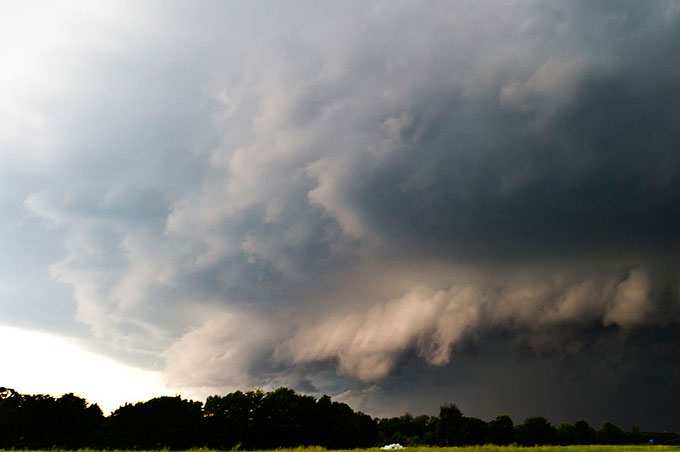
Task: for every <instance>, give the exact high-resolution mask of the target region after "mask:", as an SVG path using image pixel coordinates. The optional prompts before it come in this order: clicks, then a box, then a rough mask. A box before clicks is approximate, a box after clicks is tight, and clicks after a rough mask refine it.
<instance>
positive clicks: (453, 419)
mask: <svg viewBox="0 0 680 452" xmlns="http://www.w3.org/2000/svg"><path fill="white" fill-rule="evenodd" d="M462 426H463V413H461V411H460V410H459V409H458V407H457V406H456V405H455V404H453V403H450V404H448V405H443V406H442V407H441V408H440V409H439V431H438V435H437V437H438V442H439V444H440V445H442V446H455V445H459V444H460V438H461V430H462Z"/></svg>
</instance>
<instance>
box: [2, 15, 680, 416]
mask: <svg viewBox="0 0 680 452" xmlns="http://www.w3.org/2000/svg"><path fill="white" fill-rule="evenodd" d="M203 5H204V6H202V7H200V8H198V9H191V11H188V10H187V9H186V8H184V7H181V5H179V4H169V5H166V4H163V7H162V8H161V7H159V5H156V4H154V3H149V4H148V6H147V7H145V8H144V9H142V10H140V11H139V14H138V16H136V17H138V19H137V21H136V22H135V21H133V22H131V23H128V22H126V21H121V20H117V21H113V23H114V24H115V26H113V28H111V29H109V33H110V35H108V34H107V35H106V36H104V37H103V38H101V42H100V41H96V42H95V43H94V44H92V45H88V44H87V43H81V44H77V45H76V44H73V45H74V47H75V48H76V49H78V51H77V52H74V53H73V54H75V55H77V58H75V60H74V61H72V63H73V64H71V65H61V66H58V67H59V68H61V69H60V71H58V72H57V74H58V75H59V77H56V80H59V81H60V83H61V85H59V86H57V82H55V89H53V90H52V91H50V93H51V94H49V95H47V94H46V95H45V99H43V98H40V100H41V102H40V103H39V105H40V106H43V107H44V106H46V107H44V108H43V107H41V108H42V109H41V108H37V107H36V109H37V110H38V111H39V113H40V114H43V115H45V117H48V118H50V119H49V121H47V123H48V124H50V125H51V127H50V128H49V130H48V131H49V132H50V133H46V134H45V136H46V138H45V139H46V140H47V141H49V142H50V143H51V146H52V147H51V148H50V149H51V150H52V151H53V153H54V154H55V155H57V157H55V158H54V160H53V162H52V163H50V165H47V166H49V171H45V170H44V168H42V167H40V169H41V171H38V172H37V176H34V177H29V176H30V175H31V171H36V170H35V169H32V170H31V168H33V166H34V165H36V163H35V161H32V160H30V159H29V160H27V161H26V162H24V161H23V160H21V161H20V164H17V165H15V166H13V167H11V168H9V169H5V170H4V171H5V172H7V173H9V174H11V175H12V177H15V178H18V179H20V180H22V181H24V182H22V183H21V184H18V185H17V184H15V185H17V186H18V187H19V189H18V191H19V192H20V194H21V198H22V199H24V205H25V207H26V208H28V211H29V212H31V213H32V214H33V215H34V221H35V218H36V217H37V218H38V219H40V220H41V221H43V222H44V223H40V224H42V225H43V227H44V228H45V229H44V231H43V232H44V234H45V236H49V237H50V238H51V239H53V241H54V242H57V243H61V244H63V250H61V249H60V250H58V251H55V250H52V251H51V252H50V255H49V258H45V259H43V260H49V262H50V266H49V275H50V277H51V279H52V281H53V282H54V281H56V282H59V283H63V284H65V285H67V286H68V287H70V288H71V289H72V291H73V299H74V300H75V313H74V316H75V318H76V319H77V320H78V322H80V323H81V324H82V325H85V326H86V327H87V328H88V330H89V335H90V339H89V341H90V344H92V346H93V347H97V348H99V349H101V350H106V351H107V352H108V353H112V354H115V355H116V356H118V357H122V358H124V359H127V360H132V361H134V362H137V363H143V364H144V365H151V366H155V367H160V368H163V369H164V372H165V375H166V377H167V380H168V382H169V383H170V384H171V385H174V386H176V387H178V388H182V389H183V390H187V391H195V392H196V393H200V394H204V393H206V392H213V391H220V390H225V389H231V388H235V387H247V386H250V385H261V386H273V385H277V384H288V385H292V386H296V387H298V388H301V389H304V390H307V391H312V392H316V391H319V392H323V391H329V392H332V393H334V394H338V395H339V397H341V398H343V399H345V400H348V401H351V402H352V403H355V404H357V406H361V407H366V408H365V409H367V410H369V411H371V412H374V413H382V414H385V413H388V412H389V413H393V412H396V411H402V410H406V409H409V410H411V411H415V412H417V411H419V410H421V409H422V410H433V409H435V408H436V404H437V403H439V402H441V401H442V400H441V397H442V396H443V395H446V396H447V397H450V398H451V399H455V400H460V401H461V404H462V405H463V407H464V408H465V409H469V410H470V413H471V414H478V415H484V416H487V415H491V414H495V413H497V412H498V411H503V410H512V411H511V414H516V415H518V416H520V415H529V414H540V413H547V414H550V415H551V417H553V418H559V417H560V416H567V417H569V416H577V415H576V414H575V413H576V412H577V411H578V410H584V411H585V412H583V413H582V416H592V418H593V419H601V418H603V417H606V416H608V415H609V414H611V413H612V411H608V409H606V408H604V407H606V406H607V405H608V404H610V405H611V404H612V403H613V402H612V400H613V399H616V400H620V399H621V398H622V397H624V396H626V397H628V394H629V393H630V392H635V390H638V391H641V390H642V389H641V388H643V387H645V385H648V384H650V385H654V387H655V388H672V387H673V385H674V384H675V383H674V381H677V377H676V376H677V369H675V365H674V364H673V363H672V362H670V361H669V358H668V355H667V354H666V352H665V350H667V349H668V347H670V346H669V345H668V344H677V338H676V336H675V335H674V334H673V333H672V329H673V326H674V325H676V323H675V322H677V320H678V319H680V303H679V301H678V300H679V299H678V296H679V294H680V287H679V286H678V276H679V275H680V265H679V263H678V260H677V258H676V257H675V253H676V250H677V247H678V244H679V243H678V239H679V238H680V235H679V233H678V231H680V229H679V228H678V227H679V226H680V211H679V210H678V209H679V207H678V205H680V204H679V203H678V201H679V199H678V198H680V192H679V189H678V188H677V183H676V182H677V181H676V179H677V178H678V175H679V173H680V160H679V158H678V157H677V152H676V149H675V147H676V144H677V142H678V141H679V140H678V139H679V138H680V136H679V134H680V132H678V131H677V127H674V125H675V122H677V118H679V117H680V110H679V109H678V103H677V102H676V98H677V97H678V95H677V91H678V81H677V80H679V78H678V75H679V74H678V72H679V71H680V64H678V63H680V62H678V58H679V57H678V56H677V55H678V52H677V44H676V43H677V42H678V38H679V37H680V36H678V35H679V34H680V23H679V22H678V20H679V17H680V16H679V14H680V11H678V8H677V7H676V6H675V4H674V3H671V2H656V3H632V2H631V3H607V2H598V3H597V4H591V3H590V2H558V3H550V4H548V3H544V2H504V3H497V2H455V3H451V2H431V3H428V4H427V5H422V4H415V3H409V2H373V3H370V4H368V5H365V4H347V3H344V2H343V3H342V4H339V5H336V6H333V9H332V11H329V10H328V9H326V7H319V6H318V5H316V4H313V3H309V4H302V3H299V4H296V5H294V6H290V7H286V8H283V7H281V6H277V5H274V4H267V5H264V4H263V5H259V6H258V5H245V4H242V5H239V6H238V7H236V6H235V5H223V4H213V3H205V4H203ZM102 20H103V19H102ZM152 29H153V32H150V30H152ZM147 33H150V34H149V36H148V37H147V36H146V34H147ZM73 54H71V53H68V52H67V53H65V54H64V55H62V56H61V58H63V59H65V60H64V61H70V60H68V58H71V57H72V55H73ZM64 80H65V81H64ZM62 85H63V86H62ZM57 88H59V89H57ZM54 93H56V94H54ZM57 113H58V114H57ZM22 130H23V129H22ZM55 130H56V131H59V133H57V132H54V131H55ZM14 135H16V134H13V135H11V136H10V138H11V137H13V136H14ZM19 135H21V134H19ZM27 135H29V134H28V133H24V134H23V135H21V136H24V138H23V139H14V138H12V140H14V141H11V140H10V141H11V144H12V145H13V146H14V147H15V148H17V149H23V148H24V147H30V146H32V144H31V141H30V140H28V139H26V138H25V137H26V136H27ZM8 136H9V135H8ZM0 139H3V140H5V136H4V135H2V136H0ZM7 140H9V138H8V139H6V140H5V141H7ZM36 155H38V156H40V155H41V154H40V153H39V152H37V151H36ZM35 160H37V161H41V158H37V159H35ZM15 208H16V206H15ZM36 224H38V223H33V225H34V227H37V226H35V225H36ZM36 235H39V234H36ZM644 350H647V351H648V353H645V351H644ZM522 351H524V352H527V353H526V354H523V352H522ZM603 357H612V358H611V359H614V358H613V357H619V358H620V360H619V361H617V362H618V363H619V364H616V365H613V366H611V367H609V368H608V369H610V370H609V371H608V373H606V378H604V377H602V375H601V374H599V372H600V370H601V369H603V367H602V365H601V363H600V360H601V358H603ZM657 358H658V359H657ZM652 359H654V360H657V361H658V363H657V364H656V366H657V367H656V369H658V371H654V372H651V371H649V370H645V369H647V367H648V366H650V365H651V364H650V363H651V360H652ZM551 366H557V368H558V369H560V372H553V371H550V367H551ZM616 366H624V367H625V369H623V370H622V371H621V372H620V373H619V372H614V371H611V369H618V368H619V367H616ZM503 369H509V370H503ZM501 371H502V372H504V373H506V374H508V373H509V374H512V375H517V378H518V379H520V380H521V381H522V384H519V385H517V386H508V383H507V382H505V381H500V380H499V379H498V378H494V377H491V376H490V375H493V374H494V373H498V372H501ZM562 371H564V372H562ZM531 375H538V376H537V377H535V378H536V379H535V380H530V379H529V376H531ZM560 375H572V376H573V379H572V380H569V381H567V382H565V380H564V378H567V377H561V376H560ZM674 375H675V377H674ZM558 376H560V377H559V378H558ZM532 378H533V377H532ZM674 378H675V380H674ZM604 379H606V380H607V381H608V382H609V383H610V384H611V387H612V388H618V389H612V390H611V391H598V390H597V388H600V387H601V385H603V384H604V383H603V381H604ZM655 379H656V380H659V379H661V380H663V383H659V384H654V383H650V382H651V381H656V380H655ZM527 381H531V384H530V383H526V382H527ZM525 383H526V384H525ZM413 384H415V385H418V386H419V387H421V388H423V389H422V391H423V394H420V395H419V397H418V400H415V399H416V398H414V397H412V394H411V392H408V394H409V396H408V397H407V396H403V395H399V394H400V392H403V391H404V388H407V387H409V386H411V385H413ZM564 385H566V386H564ZM561 386H564V387H566V388H568V391H565V394H566V393H568V394H571V395H572V396H574V395H575V394H578V393H579V391H585V392H584V394H587V396H588V397H590V398H592V399H593V400H594V401H593V405H592V406H591V407H586V406H582V405H577V404H575V402H573V398H570V397H566V396H565V397H563V398H561V399H560V398H559V397H560V395H555V397H556V399H555V400H557V399H559V400H560V401H559V403H555V404H554V406H555V408H554V410H553V411H551V410H550V409H549V408H550V407H549V406H548V401H549V400H550V397H551V394H553V393H554V392H555V391H556V388H559V387H561ZM428 387H433V388H434V390H427V389H426V388H428ZM484 388H490V389H488V391H490V395H489V397H488V398H486V399H484V400H483V401H482V402H479V403H476V402H474V400H473V398H472V397H471V396H467V395H466V394H481V395H483V394H484V391H485V389H484ZM517 388H519V389H517ZM534 388H540V393H539V394H534V395H532V392H531V391H532V390H533V389H534ZM570 391H571V392H570ZM655 391H656V389H655ZM659 391H661V389H659ZM481 395H480V397H481ZM630 397H633V398H631V399H630V400H631V402H630V403H631V404H633V405H635V406H639V407H640V409H641V410H642V411H643V412H645V413H649V412H650V411H651V408H652V407H651V405H650V406H646V407H645V406H643V405H642V402H641V401H640V400H638V399H636V398H635V397H636V396H630ZM621 403H623V402H621ZM614 405H615V404H613V405H611V406H614ZM631 406H632V405H631ZM515 407H516V408H515ZM533 409H535V410H536V411H537V412H534V413H532V412H531V411H532V410H533ZM475 410H476V411H475ZM660 412H663V410H661V411H660ZM645 416H647V415H645ZM646 419H648V420H649V422H650V425H651V424H654V425H659V426H661V425H666V424H664V423H663V420H662V417H661V415H659V416H656V417H655V416H654V415H651V414H649V416H647V417H646ZM621 420H622V421H625V422H628V421H629V420H630V419H629V418H624V417H622V418H621Z"/></svg>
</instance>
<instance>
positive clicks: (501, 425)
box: [489, 416, 515, 445]
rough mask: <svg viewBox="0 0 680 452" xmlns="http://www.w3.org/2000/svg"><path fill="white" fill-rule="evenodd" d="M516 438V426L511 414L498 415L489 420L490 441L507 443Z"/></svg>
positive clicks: (501, 443)
mask: <svg viewBox="0 0 680 452" xmlns="http://www.w3.org/2000/svg"><path fill="white" fill-rule="evenodd" d="M514 440H515V426H514V424H513V423H512V419H510V416H497V417H496V419H494V420H493V421H491V422H489V442H490V443H492V444H500V445H507V444H510V443H512V442H513V441H514Z"/></svg>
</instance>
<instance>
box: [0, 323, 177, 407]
mask: <svg viewBox="0 0 680 452" xmlns="http://www.w3.org/2000/svg"><path fill="white" fill-rule="evenodd" d="M0 356H2V360H1V361H0V365H1V366H2V367H0V375H1V376H2V382H0V385H3V386H6V387H10V388H13V389H15V390H17V391H19V392H22V393H28V394H33V393H48V394H52V395H55V396H59V395H61V394H64V393H67V392H75V393H76V394H77V395H79V396H81V397H85V398H87V399H88V400H89V401H90V402H97V403H98V404H99V406H100V407H101V408H102V410H103V411H104V412H105V413H108V412H110V411H112V410H114V409H116V408H117V407H118V406H120V405H122V404H123V403H124V402H126V401H131V402H134V401H138V400H147V399H149V398H151V397H154V396H158V395H167V394H172V392H171V391H169V390H168V388H166V387H165V385H164V384H163V381H162V378H161V374H160V372H155V371H149V370H142V369H138V368H134V367H130V366H127V365H124V364H121V363H119V362H117V361H115V360H112V359H110V358H106V357H103V356H100V355H97V354H96V353H92V352H90V351H87V350H84V349H83V348H81V347H80V346H79V345H78V344H77V343H76V342H75V341H71V340H69V339H66V338H63V337H59V336H55V335H51V334H47V333H42V332H36V331H30V330H24V329H19V328H12V327H4V326H1V327H0Z"/></svg>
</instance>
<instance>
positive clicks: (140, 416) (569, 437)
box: [0, 388, 680, 450]
mask: <svg viewBox="0 0 680 452" xmlns="http://www.w3.org/2000/svg"><path fill="white" fill-rule="evenodd" d="M652 438H653V439H654V441H655V442H656V443H659V444H661V443H665V444H672V443H675V444H677V443H680V436H679V435H677V434H674V433H667V432H665V433H644V432H641V431H640V430H639V429H638V428H636V427H634V428H633V429H632V431H630V432H624V431H623V430H622V429H620V428H619V427H617V426H616V425H614V424H611V423H605V424H604V425H602V427H601V428H600V430H598V431H596V430H595V429H593V428H592V427H591V426H590V425H589V424H588V423H587V422H585V421H578V422H576V423H574V424H561V425H560V426H559V427H558V428H555V427H554V426H552V425H551V424H550V422H548V420H547V419H545V418H542V417H532V418H528V419H526V420H525V421H524V422H523V423H521V424H519V425H517V426H514V424H513V421H512V419H511V418H510V417H508V416H498V417H496V418H495V419H493V420H491V421H490V422H488V423H487V422H485V421H483V420H482V419H477V418H474V417H466V416H463V413H462V412H461V411H460V409H458V407H457V406H456V405H454V404H447V405H443V406H442V407H441V409H440V412H439V416H416V417H414V416H412V415H411V414H408V413H407V414H404V415H402V416H398V417H391V418H383V419H377V418H372V417H371V416H368V415H366V414H364V413H361V412H356V411H354V410H352V408H350V406H349V405H347V404H345V403H340V402H336V401H333V400H331V398H330V397H328V396H322V397H320V398H318V399H317V398H314V397H312V396H308V395H303V394H297V393H296V392H295V391H293V390H291V389H288V388H279V389H276V390H274V391H269V392H264V391H261V390H255V391H248V392H241V391H236V392H232V393H230V394H226V395H223V396H218V395H214V396H210V397H208V399H207V400H206V402H205V404H203V403H201V402H195V401H192V400H186V399H183V398H181V397H179V396H176V397H156V398H153V399H151V400H148V401H146V402H138V403H135V404H129V403H128V404H125V405H123V406H121V407H120V408H118V409H117V410H115V411H114V412H113V413H111V414H110V415H109V416H108V417H104V415H103V414H102V411H101V410H100V409H99V407H98V406H97V405H96V404H88V403H87V401H86V400H85V399H83V398H81V397H78V396H76V395H74V394H65V395H63V396H61V397H58V398H55V397H52V396H49V395H42V394H37V395H26V394H20V393H18V392H17V391H14V390H12V389H8V388H0V449H13V448H14V449H52V448H54V449H57V448H58V449H70V450H74V449H79V448H98V449H114V448H117V449H171V450H178V449H188V448H195V447H210V448H215V449H223V450H228V449H275V448H280V447H296V446H309V445H318V446H323V447H326V448H328V449H349V448H356V447H373V446H376V445H381V444H385V443H395V442H398V443H401V444H404V445H470V444H488V443H491V444H500V445H503V444H511V443H519V444H523V445H535V444H536V445H540V444H595V443H599V444H635V443H646V442H648V441H649V440H650V439H652Z"/></svg>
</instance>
